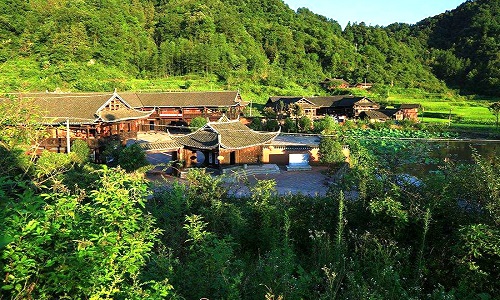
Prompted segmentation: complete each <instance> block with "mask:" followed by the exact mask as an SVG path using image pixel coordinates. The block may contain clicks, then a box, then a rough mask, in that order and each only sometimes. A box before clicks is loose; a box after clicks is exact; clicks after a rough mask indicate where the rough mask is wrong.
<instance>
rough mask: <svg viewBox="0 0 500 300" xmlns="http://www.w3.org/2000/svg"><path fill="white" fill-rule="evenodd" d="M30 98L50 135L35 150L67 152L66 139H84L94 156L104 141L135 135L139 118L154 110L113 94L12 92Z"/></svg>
mask: <svg viewBox="0 0 500 300" xmlns="http://www.w3.org/2000/svg"><path fill="white" fill-rule="evenodd" d="M14 96H17V97H19V98H24V99H28V100H29V101H32V105H33V106H34V110H37V112H38V113H40V114H41V116H42V119H43V123H44V124H45V125H47V130H48V131H49V136H48V137H47V138H46V139H45V140H43V141H41V142H40V144H39V146H38V149H36V151H41V150H44V149H46V150H50V151H54V152H67V151H68V150H69V147H68V146H69V145H68V141H69V142H70V143H71V142H72V141H74V140H75V139H83V140H86V141H87V143H88V144H89V146H90V147H91V149H92V150H93V151H94V154H95V155H98V154H99V149H100V148H101V147H102V144H103V142H104V141H106V140H109V139H117V140H120V141H122V142H125V141H126V140H127V139H130V138H135V136H136V135H137V132H138V131H139V130H140V125H141V124H142V120H143V119H145V118H148V117H149V116H150V115H151V114H152V113H153V112H154V110H150V111H142V110H137V109H134V108H132V106H131V105H130V104H129V103H127V102H126V101H125V100H124V99H123V98H122V97H121V96H119V95H118V94H117V93H116V92H115V93H108V94H107V93H71V94H70V93H28V94H15V95H14Z"/></svg>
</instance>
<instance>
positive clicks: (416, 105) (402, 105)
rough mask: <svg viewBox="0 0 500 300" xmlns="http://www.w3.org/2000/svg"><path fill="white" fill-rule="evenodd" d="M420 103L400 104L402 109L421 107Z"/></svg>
mask: <svg viewBox="0 0 500 300" xmlns="http://www.w3.org/2000/svg"><path fill="white" fill-rule="evenodd" d="M420 107H421V106H420V104H401V105H400V106H399V108H400V109H414V108H420Z"/></svg>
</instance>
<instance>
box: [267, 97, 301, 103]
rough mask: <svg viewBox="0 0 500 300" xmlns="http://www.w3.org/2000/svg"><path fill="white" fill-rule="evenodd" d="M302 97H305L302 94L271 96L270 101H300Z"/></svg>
mask: <svg viewBox="0 0 500 300" xmlns="http://www.w3.org/2000/svg"><path fill="white" fill-rule="evenodd" d="M300 99H304V97H302V96H271V97H269V101H271V102H272V103H275V102H280V101H283V103H285V104H287V103H295V102H297V101H299V100H300Z"/></svg>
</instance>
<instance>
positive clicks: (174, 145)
mask: <svg viewBox="0 0 500 300" xmlns="http://www.w3.org/2000/svg"><path fill="white" fill-rule="evenodd" d="M139 147H141V149H142V150H144V151H162V150H174V149H179V148H182V145H181V144H180V143H179V142H178V141H175V140H171V141H162V142H155V143H139Z"/></svg>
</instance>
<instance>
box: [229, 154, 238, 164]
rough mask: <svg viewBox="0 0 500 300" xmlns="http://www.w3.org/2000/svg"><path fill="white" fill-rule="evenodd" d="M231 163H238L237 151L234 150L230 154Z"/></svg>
mask: <svg viewBox="0 0 500 300" xmlns="http://www.w3.org/2000/svg"><path fill="white" fill-rule="evenodd" d="M229 164H230V165H234V164H236V151H232V152H231V153H230V154H229Z"/></svg>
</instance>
